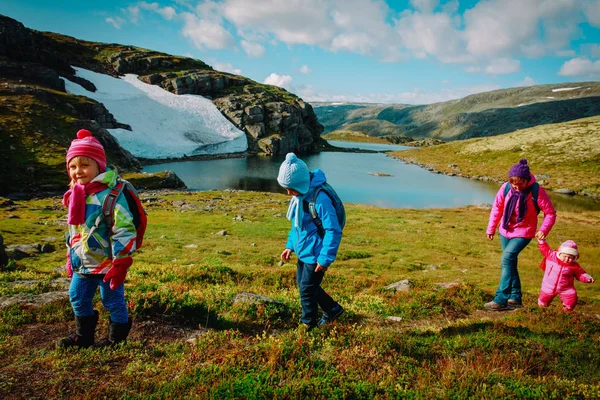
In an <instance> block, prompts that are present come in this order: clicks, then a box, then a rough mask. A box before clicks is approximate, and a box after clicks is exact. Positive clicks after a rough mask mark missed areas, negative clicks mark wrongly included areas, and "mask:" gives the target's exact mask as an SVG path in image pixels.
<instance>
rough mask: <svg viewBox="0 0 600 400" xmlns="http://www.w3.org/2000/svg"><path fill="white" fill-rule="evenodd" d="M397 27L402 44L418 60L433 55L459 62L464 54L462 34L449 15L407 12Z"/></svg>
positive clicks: (397, 23)
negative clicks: (461, 41) (461, 40)
mask: <svg viewBox="0 0 600 400" xmlns="http://www.w3.org/2000/svg"><path fill="white" fill-rule="evenodd" d="M396 26H397V31H398V34H399V35H400V39H401V41H402V44H403V45H404V46H405V47H406V48H408V49H409V50H411V51H412V52H413V54H414V55H415V57H417V58H424V57H426V56H427V55H431V56H434V57H438V58H440V59H444V58H446V59H448V60H450V59H455V60H458V59H459V58H460V57H458V56H459V55H460V54H461V53H463V51H462V46H461V43H460V35H461V34H460V33H459V31H458V30H457V29H456V27H455V26H454V24H453V21H452V19H451V18H450V16H449V15H447V14H443V13H438V14H420V13H410V12H405V13H403V15H402V16H401V17H400V19H399V20H398V21H397V22H396ZM463 54H464V53H463Z"/></svg>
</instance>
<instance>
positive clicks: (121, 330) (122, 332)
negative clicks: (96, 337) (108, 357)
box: [94, 318, 132, 349]
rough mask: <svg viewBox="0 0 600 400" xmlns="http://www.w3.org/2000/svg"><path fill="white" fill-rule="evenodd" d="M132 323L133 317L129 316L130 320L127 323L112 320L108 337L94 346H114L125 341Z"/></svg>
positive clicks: (98, 347) (97, 347)
mask: <svg viewBox="0 0 600 400" xmlns="http://www.w3.org/2000/svg"><path fill="white" fill-rule="evenodd" d="M131 324H132V321H131V318H129V321H127V322H126V323H118V322H112V321H110V325H109V326H108V339H104V340H103V341H101V342H100V343H98V344H96V345H94V348H95V349H100V348H104V347H114V346H116V345H117V344H119V343H121V342H124V341H125V339H127V335H129V331H130V330H131Z"/></svg>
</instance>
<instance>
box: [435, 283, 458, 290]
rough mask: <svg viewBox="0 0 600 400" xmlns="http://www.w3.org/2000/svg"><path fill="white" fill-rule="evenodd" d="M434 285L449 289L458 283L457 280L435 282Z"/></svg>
mask: <svg viewBox="0 0 600 400" xmlns="http://www.w3.org/2000/svg"><path fill="white" fill-rule="evenodd" d="M435 285H436V286H438V287H441V288H444V289H451V288H454V287H459V286H460V283H458V282H436V284H435Z"/></svg>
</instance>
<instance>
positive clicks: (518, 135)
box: [390, 116, 600, 197]
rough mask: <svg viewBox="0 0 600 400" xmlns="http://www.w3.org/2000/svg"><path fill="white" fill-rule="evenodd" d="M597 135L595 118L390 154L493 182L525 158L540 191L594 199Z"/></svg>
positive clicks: (599, 160) (598, 191)
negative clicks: (561, 192) (562, 192)
mask: <svg viewBox="0 0 600 400" xmlns="http://www.w3.org/2000/svg"><path fill="white" fill-rule="evenodd" d="M599 133H600V116H595V117H590V118H581V119H577V120H573V121H569V122H563V123H560V124H548V125H540V126H536V127H533V128H528V129H523V130H520V131H515V132H512V133H509V134H506V135H499V136H493V137H486V138H477V139H469V140H460V141H455V142H451V143H445V144H442V145H437V146H430V147H422V148H419V149H416V150H409V151H402V152H393V153H390V155H391V156H393V157H396V158H399V159H401V160H403V161H405V162H410V163H416V164H419V165H422V166H427V167H428V168H430V169H435V170H437V171H440V172H442V173H446V174H450V175H461V176H466V177H471V178H473V177H489V178H492V179H493V180H496V181H503V180H506V178H507V177H506V173H507V171H508V170H509V168H510V166H511V165H513V164H514V163H516V162H518V160H519V159H520V158H527V160H528V161H529V165H530V167H531V171H532V173H533V174H534V175H536V177H537V179H538V181H539V182H540V184H541V185H542V186H544V187H545V188H546V189H549V190H557V191H560V190H562V191H565V192H570V193H577V194H580V195H587V196H592V197H600V134H599Z"/></svg>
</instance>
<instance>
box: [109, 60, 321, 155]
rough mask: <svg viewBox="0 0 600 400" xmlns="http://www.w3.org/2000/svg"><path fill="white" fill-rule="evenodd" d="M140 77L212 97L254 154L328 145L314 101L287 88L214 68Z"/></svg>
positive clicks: (302, 150)
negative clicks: (243, 134)
mask: <svg viewBox="0 0 600 400" xmlns="http://www.w3.org/2000/svg"><path fill="white" fill-rule="evenodd" d="M119 65H122V64H119ZM122 68H124V69H125V70H128V69H130V67H122ZM140 80H142V81H143V82H146V83H148V84H153V85H159V86H161V87H162V88H164V89H165V90H168V91H170V92H172V93H175V94H198V95H201V96H204V97H207V98H210V99H212V100H213V103H214V104H215V105H216V106H217V108H218V109H219V110H220V111H221V113H222V114H223V115H225V117H226V118H227V119H228V120H229V121H230V122H231V123H233V124H234V125H235V126H236V127H237V128H238V129H240V130H242V131H244V132H245V133H246V137H247V139H248V152H250V153H263V154H267V155H274V154H285V153H287V152H290V151H294V152H298V153H308V152H314V151H318V149H319V148H320V146H322V145H323V142H324V140H323V139H321V133H322V132H323V126H322V125H321V124H319V123H318V121H317V116H316V115H315V113H314V111H313V109H312V107H311V106H310V104H308V103H305V102H304V101H303V100H302V99H300V98H298V97H296V96H294V95H293V94H291V93H289V92H287V91H286V90H284V89H281V88H277V87H273V86H268V85H260V84H257V83H256V82H253V81H251V80H249V79H246V78H244V77H240V76H236V75H230V74H224V73H221V72H217V71H213V70H194V69H192V70H188V71H186V72H185V73H184V74H183V75H177V74H174V73H154V74H150V75H143V76H140Z"/></svg>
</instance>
